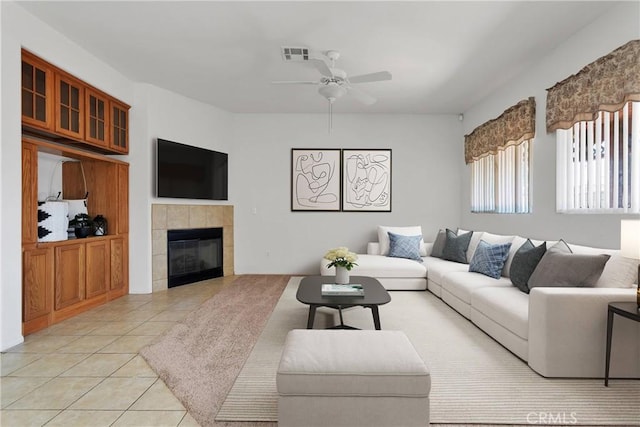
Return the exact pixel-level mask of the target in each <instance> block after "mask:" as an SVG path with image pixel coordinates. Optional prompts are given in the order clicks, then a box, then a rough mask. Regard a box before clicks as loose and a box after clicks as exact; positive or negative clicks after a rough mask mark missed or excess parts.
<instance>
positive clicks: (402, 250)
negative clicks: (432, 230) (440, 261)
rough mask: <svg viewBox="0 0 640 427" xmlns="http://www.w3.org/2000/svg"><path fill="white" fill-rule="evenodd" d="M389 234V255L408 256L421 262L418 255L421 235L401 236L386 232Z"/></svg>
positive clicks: (395, 256) (396, 256)
mask: <svg viewBox="0 0 640 427" xmlns="http://www.w3.org/2000/svg"><path fill="white" fill-rule="evenodd" d="M387 234H389V255H388V256H390V257H394V258H408V259H413V260H416V261H420V262H422V257H421V256H420V242H422V236H403V235H401V234H395V233H391V232H388V233H387Z"/></svg>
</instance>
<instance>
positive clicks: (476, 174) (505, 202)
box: [471, 140, 530, 213]
mask: <svg viewBox="0 0 640 427" xmlns="http://www.w3.org/2000/svg"><path fill="white" fill-rule="evenodd" d="M529 153H530V140H526V141H524V142H522V143H520V144H519V145H511V146H508V147H506V148H505V149H503V150H499V151H498V152H497V153H496V154H489V155H487V156H485V157H482V158H480V159H478V160H475V161H473V162H472V163H471V211H472V212H494V213H528V212H530V210H529V158H530V154H529Z"/></svg>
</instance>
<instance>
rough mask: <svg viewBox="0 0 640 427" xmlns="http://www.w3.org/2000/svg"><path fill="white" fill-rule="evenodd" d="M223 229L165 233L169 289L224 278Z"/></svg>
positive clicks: (193, 229) (194, 229)
mask: <svg viewBox="0 0 640 427" xmlns="http://www.w3.org/2000/svg"><path fill="white" fill-rule="evenodd" d="M222 248H223V245H222V228H192V229H182V230H167V271H168V287H169V288H173V287H175V286H180V285H186V284H188V283H194V282H199V281H201V280H206V279H213V278H215V277H222V276H224V271H223V249H222Z"/></svg>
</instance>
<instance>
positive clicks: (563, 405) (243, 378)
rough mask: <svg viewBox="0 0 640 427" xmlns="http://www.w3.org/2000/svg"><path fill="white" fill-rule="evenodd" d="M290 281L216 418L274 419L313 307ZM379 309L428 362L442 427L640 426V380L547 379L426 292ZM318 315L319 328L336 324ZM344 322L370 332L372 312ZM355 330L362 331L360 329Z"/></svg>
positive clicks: (396, 296) (328, 314)
mask: <svg viewBox="0 0 640 427" xmlns="http://www.w3.org/2000/svg"><path fill="white" fill-rule="evenodd" d="M299 281H300V278H292V279H291V280H290V282H289V284H288V285H287V287H286V289H285V290H284V292H283V293H282V296H281V298H280V301H279V302H278V304H277V306H276V308H275V309H274V311H273V314H272V315H271V317H270V319H269V321H268V322H267V324H266V326H265V328H264V331H263V332H262V334H261V335H260V338H259V339H258V342H257V343H256V344H255V346H254V348H253V350H252V352H251V355H250V356H249V358H248V359H247V361H246V363H245V365H244V367H243V368H242V370H241V372H240V374H239V375H238V377H237V379H236V381H235V383H234V385H233V387H232V389H231V391H230V392H229V394H228V396H227V398H226V400H225V401H224V403H223V404H222V407H221V408H220V411H219V412H218V414H217V415H216V420H217V421H276V420H277V392H276V385H275V374H276V370H277V367H278V362H279V358H280V354H281V351H282V345H283V343H284V339H285V337H286V334H287V332H288V331H289V330H291V329H299V328H304V327H305V326H306V319H307V313H308V309H307V306H305V305H303V304H301V303H299V302H298V301H297V300H296V298H295V293H296V290H297V287H298V284H299ZM391 298H392V300H391V302H390V303H389V304H386V305H384V306H381V307H380V319H381V322H382V328H383V329H391V330H402V331H404V332H405V333H406V334H407V336H408V337H409V339H410V340H411V341H412V343H413V344H414V346H415V347H416V350H417V351H418V353H419V354H420V355H421V356H422V357H423V359H424V360H425V361H426V362H427V364H428V365H429V367H430V371H431V377H432V390H431V396H430V401H431V422H432V423H442V424H539V425H540V424H555V425H558V424H563V425H626V426H627V425H640V405H638V402H640V382H638V381H637V380H614V381H610V383H609V387H608V388H605V387H604V386H603V382H602V380H599V379H547V378H543V377H541V376H539V375H538V374H536V373H535V372H534V371H532V370H531V369H530V368H529V367H528V366H527V364H526V363H525V362H523V361H522V360H520V359H518V358H517V357H516V356H514V355H513V354H512V353H510V352H509V351H508V350H506V349H505V348H504V347H502V346H501V345H500V344H498V343H497V342H496V341H494V340H493V339H492V338H491V337H489V336H488V335H486V334H485V333H483V332H482V331H481V330H480V329H478V328H477V327H476V326H474V325H473V324H472V323H471V322H469V321H467V320H466V319H465V318H463V317H462V316H461V315H459V314H457V313H456V312H455V311H454V310H453V309H452V308H450V307H449V306H447V305H446V304H445V303H443V302H442V301H441V300H440V299H438V298H436V297H435V296H433V295H432V294H431V293H429V292H414V291H404V292H403V291H395V292H391ZM334 315H335V313H334V311H333V310H329V309H324V310H323V311H322V315H320V316H319V315H316V327H322V326H326V324H331V323H332V322H334V321H335V319H334ZM345 323H346V324H349V325H352V326H357V327H359V328H363V329H373V321H372V319H371V312H370V310H368V309H362V308H352V309H349V310H347V311H346V312H345ZM355 333H357V332H355Z"/></svg>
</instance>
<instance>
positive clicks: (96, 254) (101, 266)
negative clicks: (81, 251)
mask: <svg viewBox="0 0 640 427" xmlns="http://www.w3.org/2000/svg"><path fill="white" fill-rule="evenodd" d="M85 252H86V257H87V258H86V269H87V275H86V292H85V295H86V298H93V297H95V296H98V295H102V294H104V293H105V292H107V288H108V287H109V284H110V281H111V271H110V270H111V257H110V244H109V241H108V240H97V241H91V242H87V243H86V250H85Z"/></svg>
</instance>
